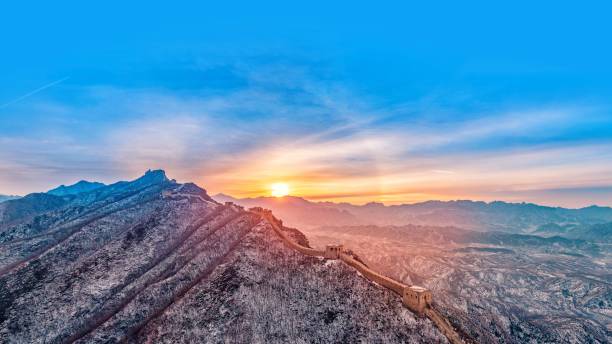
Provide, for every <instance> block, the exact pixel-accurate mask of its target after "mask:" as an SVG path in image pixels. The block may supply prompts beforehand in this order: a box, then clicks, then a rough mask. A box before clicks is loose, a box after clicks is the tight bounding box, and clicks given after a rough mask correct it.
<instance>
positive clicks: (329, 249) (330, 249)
mask: <svg viewBox="0 0 612 344" xmlns="http://www.w3.org/2000/svg"><path fill="white" fill-rule="evenodd" d="M342 252H344V245H326V246H325V254H324V255H323V256H324V257H325V258H327V259H338V258H340V253H342Z"/></svg>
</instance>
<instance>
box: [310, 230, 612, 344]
mask: <svg viewBox="0 0 612 344" xmlns="http://www.w3.org/2000/svg"><path fill="white" fill-rule="evenodd" d="M305 233H306V234H307V235H308V237H309V239H310V242H311V245H312V246H313V247H322V246H323V245H325V244H327V243H329V242H337V243H342V244H345V245H349V246H350V247H351V248H353V249H354V250H355V252H356V253H357V254H359V255H360V257H363V259H364V261H365V262H366V263H367V264H368V265H369V266H372V267H374V268H376V269H378V270H379V271H382V272H384V273H386V274H387V275H388V276H391V277H394V278H396V279H398V280H400V281H403V282H404V283H408V284H410V283H415V284H419V285H423V286H425V287H427V288H429V289H431V290H432V291H433V293H434V298H435V300H436V304H437V306H436V307H437V308H438V309H439V310H440V311H441V312H442V313H444V314H446V315H447V316H448V318H449V319H450V320H451V321H452V322H453V323H454V325H456V326H457V327H458V328H460V329H462V330H463V331H465V332H466V333H468V334H469V335H470V337H472V338H473V339H474V340H476V341H478V342H482V343H609V342H610V341H612V283H611V281H612V275H611V274H610V264H611V263H612V255H611V251H610V247H609V245H608V244H606V243H596V242H588V241H584V240H570V239H565V238H560V237H550V238H542V237H538V236H531V235H518V234H510V233H503V232H473V231H466V230H461V229H458V228H453V227H433V226H414V225H408V226H389V227H377V226H338V227H331V226H329V227H322V228H318V229H308V230H307V231H306V232H305Z"/></svg>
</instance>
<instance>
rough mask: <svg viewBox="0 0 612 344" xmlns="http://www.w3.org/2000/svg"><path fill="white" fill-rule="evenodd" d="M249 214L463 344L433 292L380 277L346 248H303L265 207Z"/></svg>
mask: <svg viewBox="0 0 612 344" xmlns="http://www.w3.org/2000/svg"><path fill="white" fill-rule="evenodd" d="M249 211H251V212H254V213H256V214H258V215H260V216H261V217H262V218H264V219H265V220H267V221H268V222H269V223H270V224H271V227H272V229H273V230H274V232H275V233H276V234H278V236H279V237H280V238H281V239H282V240H283V242H285V244H287V246H289V247H291V248H293V249H295V250H296V251H299V252H301V253H303V254H305V255H308V256H311V257H322V258H325V259H340V260H342V261H343V262H345V263H346V264H347V265H349V266H351V267H353V268H354V269H356V270H357V271H359V272H360V273H361V274H362V275H363V276H364V277H366V278H367V279H369V280H370V281H373V282H376V283H378V284H379V285H381V286H383V287H385V288H387V289H389V290H391V291H393V292H395V293H396V294H397V295H399V296H400V297H401V298H402V303H403V304H404V306H406V307H407V308H408V309H410V310H411V311H413V312H414V313H416V314H418V315H424V316H427V317H428V318H429V319H431V320H432V321H433V322H434V323H435V324H436V326H438V328H439V329H440V331H441V332H442V333H443V334H444V335H445V336H446V338H447V339H448V340H449V341H450V342H451V343H453V344H460V343H463V341H462V340H461V338H460V337H459V335H458V334H457V332H456V331H455V330H454V329H453V327H452V326H451V325H450V324H449V323H448V321H447V320H446V319H445V318H444V317H443V316H442V315H440V314H439V313H438V312H437V311H436V310H435V309H434V308H433V306H432V298H433V297H432V293H431V291H430V290H429V289H426V288H423V287H419V286H415V285H412V286H408V285H406V284H403V283H400V282H398V281H396V280H394V279H392V278H389V277H387V276H384V275H381V274H379V273H378V272H376V271H374V270H372V269H370V268H369V267H367V266H365V265H364V264H363V263H361V262H359V261H357V260H356V259H355V258H353V256H352V255H351V254H349V250H348V249H347V248H345V247H344V245H326V246H325V250H324V251H320V250H315V249H313V248H310V247H304V246H302V245H299V244H297V243H296V242H294V241H293V240H291V238H289V237H288V236H287V234H285V233H284V231H283V230H282V226H283V222H282V221H281V220H279V219H277V218H276V217H274V215H273V214H272V211H271V210H268V209H264V208H261V207H254V208H251V209H249Z"/></svg>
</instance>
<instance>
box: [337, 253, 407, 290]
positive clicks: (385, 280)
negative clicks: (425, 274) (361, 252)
mask: <svg viewBox="0 0 612 344" xmlns="http://www.w3.org/2000/svg"><path fill="white" fill-rule="evenodd" d="M340 259H341V260H342V261H343V262H345V263H346V264H348V265H350V266H352V267H353V268H355V269H356V270H357V271H359V272H361V274H362V275H364V276H365V277H366V278H368V279H369V280H371V281H374V282H376V283H378V284H380V285H382V286H383V287H385V288H388V289H391V290H392V291H394V292H395V293H396V294H397V295H399V296H403V294H404V288H406V287H408V286H407V285H405V284H402V283H399V282H397V281H395V280H393V279H391V278H389V277H387V276H383V275H381V274H379V273H378V272H376V271H374V270H372V269H370V268H368V267H367V266H365V265H363V264H362V263H360V262H358V261H356V260H355V259H354V258H353V257H352V256H350V255H348V254H346V253H341V254H340Z"/></svg>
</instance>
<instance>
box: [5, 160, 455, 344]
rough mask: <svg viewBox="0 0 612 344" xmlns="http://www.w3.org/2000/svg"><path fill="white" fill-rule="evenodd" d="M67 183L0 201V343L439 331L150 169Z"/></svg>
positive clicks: (353, 276) (398, 339) (376, 290)
mask: <svg viewBox="0 0 612 344" xmlns="http://www.w3.org/2000/svg"><path fill="white" fill-rule="evenodd" d="M68 189H70V187H68ZM78 189H80V188H78ZM67 191H70V190H66V188H64V189H63V191H62V192H61V193H59V194H57V193H56V194H50V193H44V194H31V195H28V196H26V197H24V198H22V199H19V200H12V201H7V202H3V203H2V204H0V342H3V343H43V342H44V343H66V342H82V343H97V342H104V343H112V342H120V341H123V342H147V343H149V342H153V343H157V342H166V343H176V342H181V343H192V342H205V343H287V342H290V343H327V342H350V343H357V342H364V343H370V342H376V343H402V342H404V343H417V342H422V343H444V342H446V339H445V338H444V336H443V335H441V334H440V332H439V331H438V330H437V329H436V327H435V326H433V324H432V323H431V322H430V321H429V320H427V319H425V318H418V317H416V316H415V315H414V314H412V313H411V312H410V311H408V310H407V309H406V308H404V307H403V306H402V305H401V302H400V300H399V299H398V298H397V297H396V296H395V295H393V294H392V293H391V292H390V291H388V290H386V289H384V288H382V287H380V286H378V285H375V284H372V283H370V282H368V281H367V280H365V279H364V278H363V277H361V276H360V275H359V274H357V273H356V272H355V271H354V270H352V269H351V268H349V267H347V266H346V265H343V264H341V263H339V262H337V261H336V262H332V261H326V260H323V259H317V258H310V257H306V256H303V255H301V254H299V253H297V252H295V251H292V250H291V249H289V248H287V247H286V246H285V245H284V244H283V243H282V242H281V241H280V239H279V238H278V237H277V236H276V235H275V234H274V233H273V231H272V229H271V228H270V225H269V224H268V223H267V222H266V221H262V219H261V218H260V217H259V216H258V215H256V214H254V213H251V212H248V211H245V210H244V209H243V208H241V207H238V206H235V205H231V204H220V203H217V202H215V201H214V200H212V199H211V198H210V197H209V196H208V195H207V193H206V191H205V190H203V189H201V188H199V187H198V186H196V185H194V184H189V183H188V184H178V183H176V182H174V181H171V180H168V179H167V178H166V176H165V174H164V172H163V171H149V172H147V173H146V174H145V175H144V176H143V177H141V178H139V179H136V180H134V181H131V182H119V183H115V184H112V185H108V186H97V187H95V188H93V189H91V190H84V191H83V190H79V191H78V192H67ZM289 233H290V235H292V236H293V237H294V238H295V239H296V241H300V242H302V243H306V238H305V237H304V236H303V235H301V233H299V232H298V231H289Z"/></svg>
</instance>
